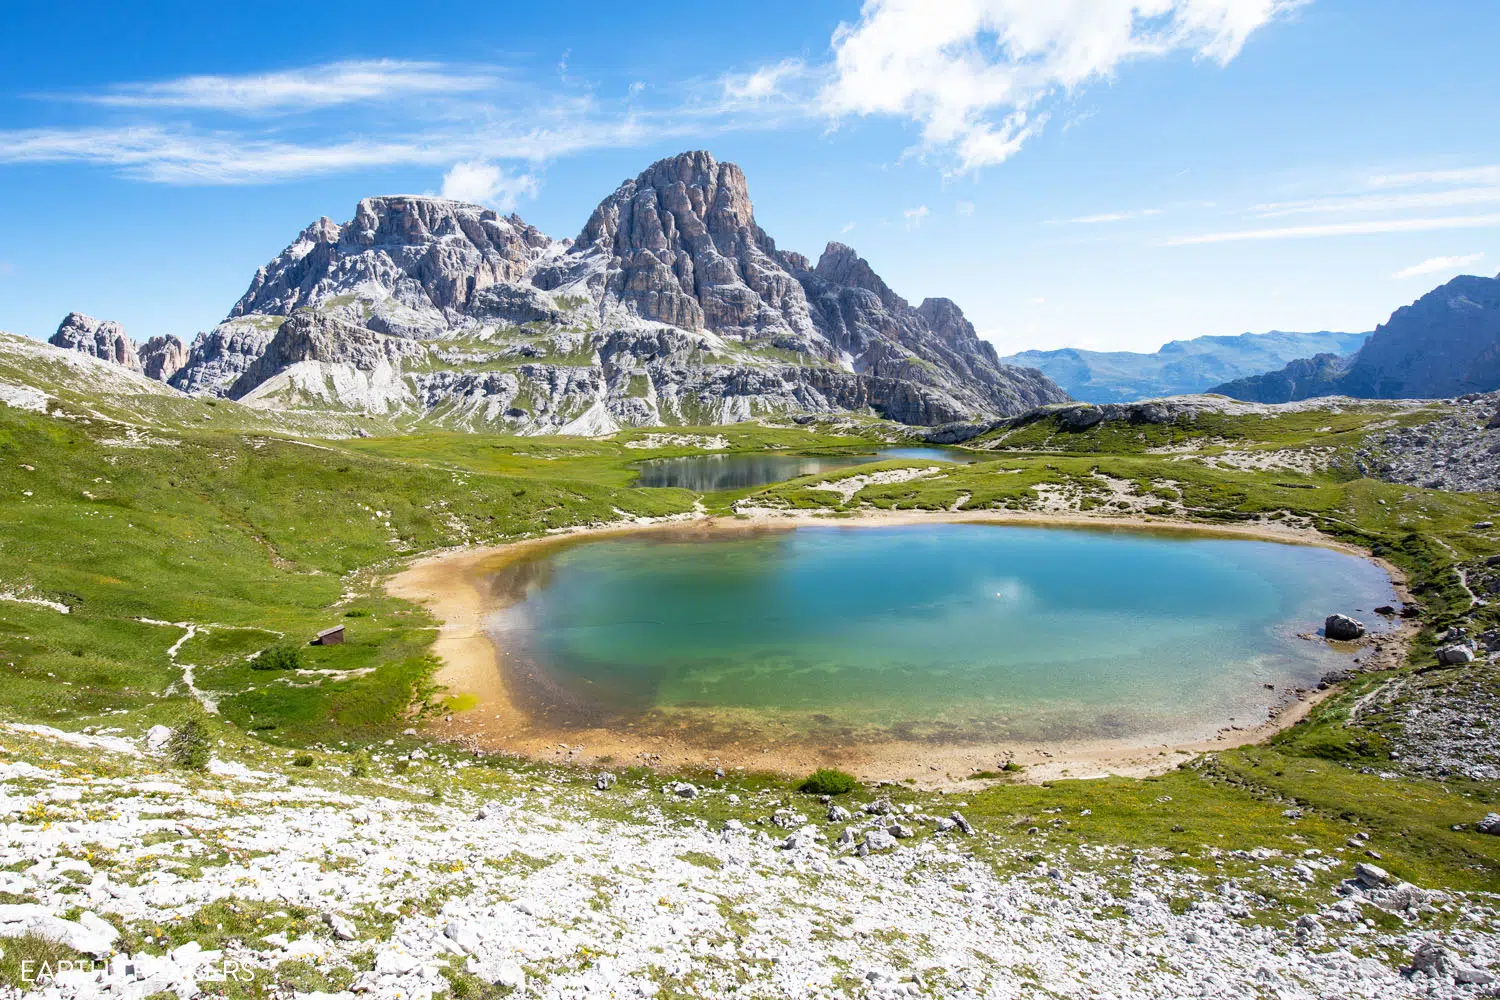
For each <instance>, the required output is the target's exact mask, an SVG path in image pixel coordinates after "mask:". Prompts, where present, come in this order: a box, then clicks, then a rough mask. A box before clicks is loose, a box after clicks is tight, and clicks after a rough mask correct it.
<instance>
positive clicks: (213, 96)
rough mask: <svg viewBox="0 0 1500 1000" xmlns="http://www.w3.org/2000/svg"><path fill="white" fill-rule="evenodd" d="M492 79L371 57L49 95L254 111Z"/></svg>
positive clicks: (475, 86)
mask: <svg viewBox="0 0 1500 1000" xmlns="http://www.w3.org/2000/svg"><path fill="white" fill-rule="evenodd" d="M495 83H496V77H495V75H494V74H493V73H488V72H480V71H462V70H453V69H450V68H448V67H446V66H444V65H443V64H441V63H431V62H402V61H398V60H394V59H373V60H358V61H349V62H334V63H326V64H324V65H321V66H310V67H306V68H302V69H289V70H282V71H278V72H273V73H254V74H245V75H238V76H229V75H212V76H184V77H179V78H178V79H175V80H165V81H162V82H158V83H126V84H119V85H117V86H114V87H110V88H108V89H106V90H104V91H102V92H97V93H82V94H72V95H52V96H59V97H63V98H65V99H68V100H74V101H81V102H83V103H87V104H98V105H102V106H105V107H118V108H191V109H198V110H209V111H224V112H230V113H233V114H242V115H257V114H270V113H280V112H300V111H310V110H314V109H318V108H328V107H334V106H336V105H340V104H352V103H354V102H358V101H374V100H388V99H390V98H394V97H410V96H416V95H431V94H462V93H473V92H475V91H480V90H485V89H487V88H489V87H492V86H494V85H495Z"/></svg>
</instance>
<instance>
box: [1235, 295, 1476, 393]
mask: <svg viewBox="0 0 1500 1000" xmlns="http://www.w3.org/2000/svg"><path fill="white" fill-rule="evenodd" d="M1494 389H1500V276H1497V277H1494V278H1485V277H1481V276H1478V275H1459V276H1458V277H1456V278H1453V279H1452V280H1450V281H1447V282H1445V283H1444V284H1442V285H1439V286H1438V287H1437V288H1434V289H1432V290H1431V291H1429V292H1427V293H1426V294H1425V295H1422V296H1421V297H1420V298H1418V299H1417V300H1416V301H1414V302H1412V303H1411V304H1409V305H1405V306H1402V307H1401V308H1399V309H1397V310H1396V311H1395V312H1393V313H1391V316H1390V318H1389V319H1387V320H1386V321H1385V322H1384V323H1382V324H1380V325H1379V326H1377V327H1376V328H1375V331H1374V332H1373V333H1372V334H1370V338H1369V339H1368V340H1367V341H1365V343H1364V344H1363V345H1362V346H1361V347H1360V349H1359V350H1358V351H1357V352H1355V353H1354V354H1353V355H1351V356H1349V357H1344V358H1341V357H1336V356H1330V355H1316V356H1314V357H1311V358H1300V359H1297V360H1294V361H1292V362H1290V363H1288V364H1287V365H1286V366H1285V367H1283V368H1281V369H1278V370H1276V371H1270V372H1265V373H1262V374H1259V375H1254V376H1249V377H1246V378H1241V379H1236V380H1234V381H1230V382H1225V383H1223V384H1221V385H1218V386H1215V387H1214V388H1212V389H1210V390H1209V391H1210V392H1215V393H1219V394H1221V395H1225V396H1230V397H1232V398H1235V399H1243V400H1247V401H1251V402H1261V403H1282V402H1292V401H1295V400H1300V399H1310V398H1314V397H1318V396H1352V397H1354V398H1357V399H1439V398H1452V397H1457V396H1463V395H1466V394H1469V393H1476V392H1489V391H1492V390H1494Z"/></svg>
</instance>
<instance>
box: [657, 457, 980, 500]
mask: <svg viewBox="0 0 1500 1000" xmlns="http://www.w3.org/2000/svg"><path fill="white" fill-rule="evenodd" d="M893 458H905V459H911V460H914V461H922V462H969V461H972V460H973V458H972V456H970V455H968V454H966V453H965V452H962V451H957V450H949V449H946V448H886V449H884V450H882V451H878V452H876V453H875V454H873V455H836V456H835V455H826V456H812V455H767V454H764V453H757V454H753V455H734V454H731V455H687V456H685V457H682V458H653V459H647V460H646V461H644V462H641V463H640V466H639V467H640V476H639V478H637V480H636V482H635V485H637V486H676V487H680V488H682V489H688V490H693V491H694V492H697V493H713V492H716V491H718V490H742V489H748V488H749V487H752V486H764V485H765V484H767V483H779V482H782V481H783V480H786V479H795V478H796V477H797V476H811V475H815V474H817V473H821V472H831V471H832V470H834V469H843V468H847V467H848V466H851V465H864V464H866V463H868V462H884V461H888V460H890V459H893Z"/></svg>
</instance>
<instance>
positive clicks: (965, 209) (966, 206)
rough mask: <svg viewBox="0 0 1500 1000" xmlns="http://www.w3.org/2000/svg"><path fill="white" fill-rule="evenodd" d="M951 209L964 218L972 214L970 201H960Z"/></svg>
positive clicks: (972, 206)
mask: <svg viewBox="0 0 1500 1000" xmlns="http://www.w3.org/2000/svg"><path fill="white" fill-rule="evenodd" d="M953 208H954V210H955V211H957V212H958V214H959V215H962V216H964V217H965V218H967V217H968V216H971V215H973V214H974V203H973V202H972V201H961V202H959V203H958V204H957V205H954V206H953Z"/></svg>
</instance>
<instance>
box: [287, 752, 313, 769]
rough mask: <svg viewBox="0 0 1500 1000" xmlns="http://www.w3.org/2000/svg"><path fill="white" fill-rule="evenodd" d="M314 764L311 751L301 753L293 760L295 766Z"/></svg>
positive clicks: (310, 765)
mask: <svg viewBox="0 0 1500 1000" xmlns="http://www.w3.org/2000/svg"><path fill="white" fill-rule="evenodd" d="M312 765H313V759H312V754H310V753H305V754H301V755H299V756H297V757H295V758H293V760H292V766H293V767H312Z"/></svg>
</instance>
